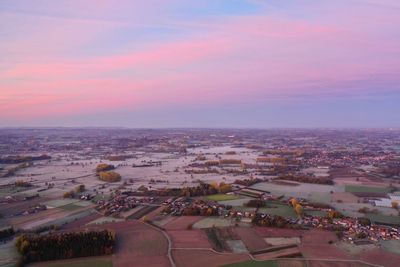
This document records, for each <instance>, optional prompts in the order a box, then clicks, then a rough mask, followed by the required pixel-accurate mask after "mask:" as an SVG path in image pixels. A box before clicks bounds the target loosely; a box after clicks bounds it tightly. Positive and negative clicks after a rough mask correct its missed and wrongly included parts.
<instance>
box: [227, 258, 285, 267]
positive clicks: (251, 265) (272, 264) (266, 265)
mask: <svg viewBox="0 0 400 267" xmlns="http://www.w3.org/2000/svg"><path fill="white" fill-rule="evenodd" d="M223 267H278V263H277V262H276V261H275V260H269V261H243V262H238V263H232V264H228V265H224V266H223Z"/></svg>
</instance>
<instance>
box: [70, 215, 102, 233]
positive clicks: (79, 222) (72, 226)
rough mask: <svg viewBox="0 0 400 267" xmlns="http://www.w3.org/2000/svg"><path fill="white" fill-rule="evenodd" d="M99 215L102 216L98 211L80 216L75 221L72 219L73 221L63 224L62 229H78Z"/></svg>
mask: <svg viewBox="0 0 400 267" xmlns="http://www.w3.org/2000/svg"><path fill="white" fill-rule="evenodd" d="M100 217H103V216H102V215H100V214H98V213H93V214H90V215H89V216H86V217H83V218H80V219H78V220H76V221H73V222H70V223H67V224H65V225H63V226H62V229H63V230H71V229H79V228H82V227H85V225H86V224H87V223H90V222H92V221H94V220H96V219H98V218H100Z"/></svg>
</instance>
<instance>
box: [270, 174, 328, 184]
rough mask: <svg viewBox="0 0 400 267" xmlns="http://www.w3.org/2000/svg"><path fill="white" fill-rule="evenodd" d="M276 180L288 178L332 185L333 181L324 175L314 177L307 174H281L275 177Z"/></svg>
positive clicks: (301, 181) (302, 181)
mask: <svg viewBox="0 0 400 267" xmlns="http://www.w3.org/2000/svg"><path fill="white" fill-rule="evenodd" d="M276 179H277V180H289V181H295V182H300V183H308V184H327V185H333V181H332V180H331V179H330V178H326V177H315V176H309V175H282V176H279V177H278V178H276Z"/></svg>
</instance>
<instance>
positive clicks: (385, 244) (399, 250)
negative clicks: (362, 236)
mask: <svg viewBox="0 0 400 267" xmlns="http://www.w3.org/2000/svg"><path fill="white" fill-rule="evenodd" d="M379 244H380V245H381V246H382V248H383V249H384V250H386V251H389V252H391V253H396V254H400V240H380V241H379Z"/></svg>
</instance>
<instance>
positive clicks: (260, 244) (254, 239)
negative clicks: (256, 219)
mask: <svg viewBox="0 0 400 267" xmlns="http://www.w3.org/2000/svg"><path fill="white" fill-rule="evenodd" d="M234 231H235V232H236V234H237V235H238V236H239V237H240V239H241V240H242V241H243V243H244V244H245V245H246V247H247V249H248V250H249V251H250V252H252V251H256V250H260V249H263V248H266V247H268V244H267V243H266V242H265V241H264V239H263V238H261V237H260V236H259V235H258V234H257V233H256V231H255V230H254V228H248V227H236V228H234Z"/></svg>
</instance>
